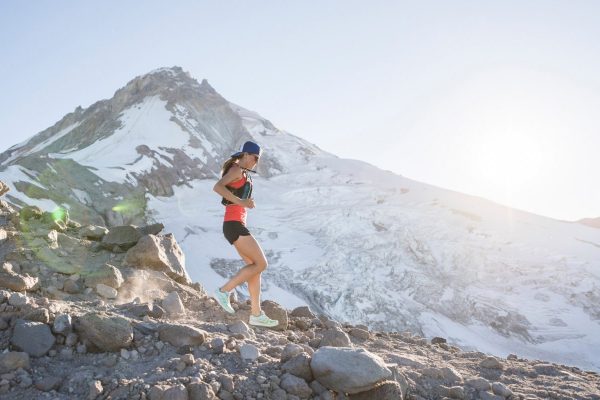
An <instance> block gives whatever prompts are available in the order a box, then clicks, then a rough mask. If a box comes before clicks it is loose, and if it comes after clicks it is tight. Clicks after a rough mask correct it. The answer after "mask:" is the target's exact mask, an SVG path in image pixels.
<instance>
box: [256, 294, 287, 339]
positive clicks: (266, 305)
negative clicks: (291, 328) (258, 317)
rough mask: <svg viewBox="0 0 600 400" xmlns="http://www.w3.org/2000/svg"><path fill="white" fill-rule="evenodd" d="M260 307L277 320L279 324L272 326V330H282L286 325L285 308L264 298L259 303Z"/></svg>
mask: <svg viewBox="0 0 600 400" xmlns="http://www.w3.org/2000/svg"><path fill="white" fill-rule="evenodd" d="M260 306H261V308H262V309H263V311H264V312H265V314H267V316H268V317H269V318H271V319H275V320H277V321H279V324H277V325H276V326H274V327H273V328H271V329H273V330H276V331H284V330H286V329H287V327H288V315H287V311H286V309H285V308H283V307H282V306H280V305H279V304H277V303H275V302H274V301H271V300H265V301H263V302H262V303H260Z"/></svg>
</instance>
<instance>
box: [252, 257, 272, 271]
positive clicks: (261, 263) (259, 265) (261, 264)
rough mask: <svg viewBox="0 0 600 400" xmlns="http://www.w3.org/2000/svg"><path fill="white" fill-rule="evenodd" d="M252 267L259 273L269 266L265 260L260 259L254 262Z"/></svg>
mask: <svg viewBox="0 0 600 400" xmlns="http://www.w3.org/2000/svg"><path fill="white" fill-rule="evenodd" d="M254 265H256V268H257V269H258V270H259V272H263V271H264V270H265V269H267V266H268V265H269V263H268V262H267V260H265V259H264V258H263V259H260V260H258V261H256V262H255V263H254Z"/></svg>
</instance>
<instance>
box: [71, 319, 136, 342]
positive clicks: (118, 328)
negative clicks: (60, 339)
mask: <svg viewBox="0 0 600 400" xmlns="http://www.w3.org/2000/svg"><path fill="white" fill-rule="evenodd" d="M75 330H77V331H78V332H79V334H80V335H81V336H82V337H84V338H86V339H87V340H89V341H90V342H91V343H92V344H93V345H95V346H96V347H98V348H99V349H100V350H102V351H119V350H120V349H122V348H124V347H127V346H129V345H130V344H131V342H132V341H133V327H132V326H131V323H130V322H129V321H128V320H127V319H125V318H123V317H119V316H109V315H107V314H105V313H93V312H91V313H87V314H85V315H83V316H81V317H79V319H78V320H77V323H76V324H75Z"/></svg>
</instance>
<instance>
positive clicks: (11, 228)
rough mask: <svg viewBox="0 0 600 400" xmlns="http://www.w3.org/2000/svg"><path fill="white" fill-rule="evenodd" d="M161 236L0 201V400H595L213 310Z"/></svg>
mask: <svg viewBox="0 0 600 400" xmlns="http://www.w3.org/2000/svg"><path fill="white" fill-rule="evenodd" d="M161 230H162V226H161V225H151V226H145V227H135V226H118V227H111V228H110V229H106V228H103V227H98V226H89V225H81V224H80V223H78V222H75V221H71V220H70V219H69V217H68V213H66V212H54V213H53V214H50V213H47V212H43V211H42V210H40V209H37V208H35V207H25V208H23V209H21V210H19V211H16V210H14V209H12V208H11V207H10V206H9V205H8V204H7V203H6V202H4V201H2V202H0V264H1V265H2V269H1V270H0V351H1V353H0V398H2V399H27V400H29V399H38V398H39V399H152V400H159V399H165V400H167V399H168V400H171V399H177V400H179V399H181V400H185V399H236V400H241V399H290V400H291V399H323V400H325V399H402V398H405V399H438V398H439V399H442V398H453V399H498V400H501V399H536V398H544V399H545V398H551V399H600V377H599V376H598V374H597V373H595V372H590V371H582V370H580V369H578V368H575V367H569V366H564V365H557V364H552V363H547V362H544V361H538V360H525V359H522V358H519V357H518V356H517V355H511V356H509V357H508V358H507V359H501V358H498V357H492V356H489V355H486V354H483V353H479V352H472V351H462V350H461V349H459V348H457V347H455V346H452V345H449V344H448V343H446V341H445V339H443V338H434V339H433V340H431V341H427V340H425V339H424V338H421V337H417V336H414V335H412V334H410V333H408V332H372V331H369V329H368V328H367V327H366V326H359V325H357V326H353V325H350V324H346V323H340V322H338V321H333V320H331V319H329V318H327V317H326V316H324V315H314V314H313V313H312V312H311V310H310V309H308V308H307V307H300V308H297V309H295V310H285V309H283V308H282V307H281V306H279V305H278V304H276V303H274V302H270V301H265V302H263V308H264V309H265V311H266V313H267V314H268V315H269V316H270V317H272V318H275V319H278V320H279V321H280V325H279V326H277V327H276V328H275V329H259V328H252V327H250V326H248V325H247V323H246V321H248V316H249V311H250V307H249V304H248V303H247V302H245V301H240V302H238V301H236V300H235V299H234V301H233V306H234V308H235V309H236V311H237V312H236V314H235V315H229V314H226V313H224V312H223V311H222V310H221V309H220V307H219V306H218V305H216V303H215V302H214V301H213V300H212V299H211V298H210V297H209V296H207V294H206V293H205V291H204V290H203V288H202V286H201V285H200V284H199V283H192V282H190V280H189V277H188V275H187V272H186V270H185V261H184V256H183V254H182V253H181V250H180V248H179V246H178V245H177V243H176V241H175V238H174V237H173V236H172V235H168V234H167V235H165V234H161Z"/></svg>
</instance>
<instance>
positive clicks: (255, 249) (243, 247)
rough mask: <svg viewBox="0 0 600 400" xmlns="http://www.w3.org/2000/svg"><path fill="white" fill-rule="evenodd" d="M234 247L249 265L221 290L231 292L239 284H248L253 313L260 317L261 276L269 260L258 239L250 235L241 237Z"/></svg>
mask: <svg viewBox="0 0 600 400" xmlns="http://www.w3.org/2000/svg"><path fill="white" fill-rule="evenodd" d="M233 245H234V246H235V248H236V250H237V251H238V253H239V254H240V255H241V256H242V258H243V259H244V261H245V262H248V263H249V264H248V265H246V266H245V267H244V268H242V269H240V270H239V271H238V273H237V274H235V276H234V277H233V278H231V279H230V280H229V282H227V283H226V284H225V285H224V286H223V287H222V288H221V290H222V291H223V292H229V291H231V290H233V289H235V288H236V287H237V286H238V285H239V284H241V283H243V282H248V292H250V303H251V304H252V313H253V314H254V315H258V314H259V313H260V274H261V272H263V271H264V270H265V268H267V259H266V257H265V254H264V253H263V251H262V249H261V248H260V245H259V244H258V242H257V241H256V239H254V238H253V237H252V236H250V235H249V236H240V237H239V238H238V240H236V241H235V243H234V244H233Z"/></svg>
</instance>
